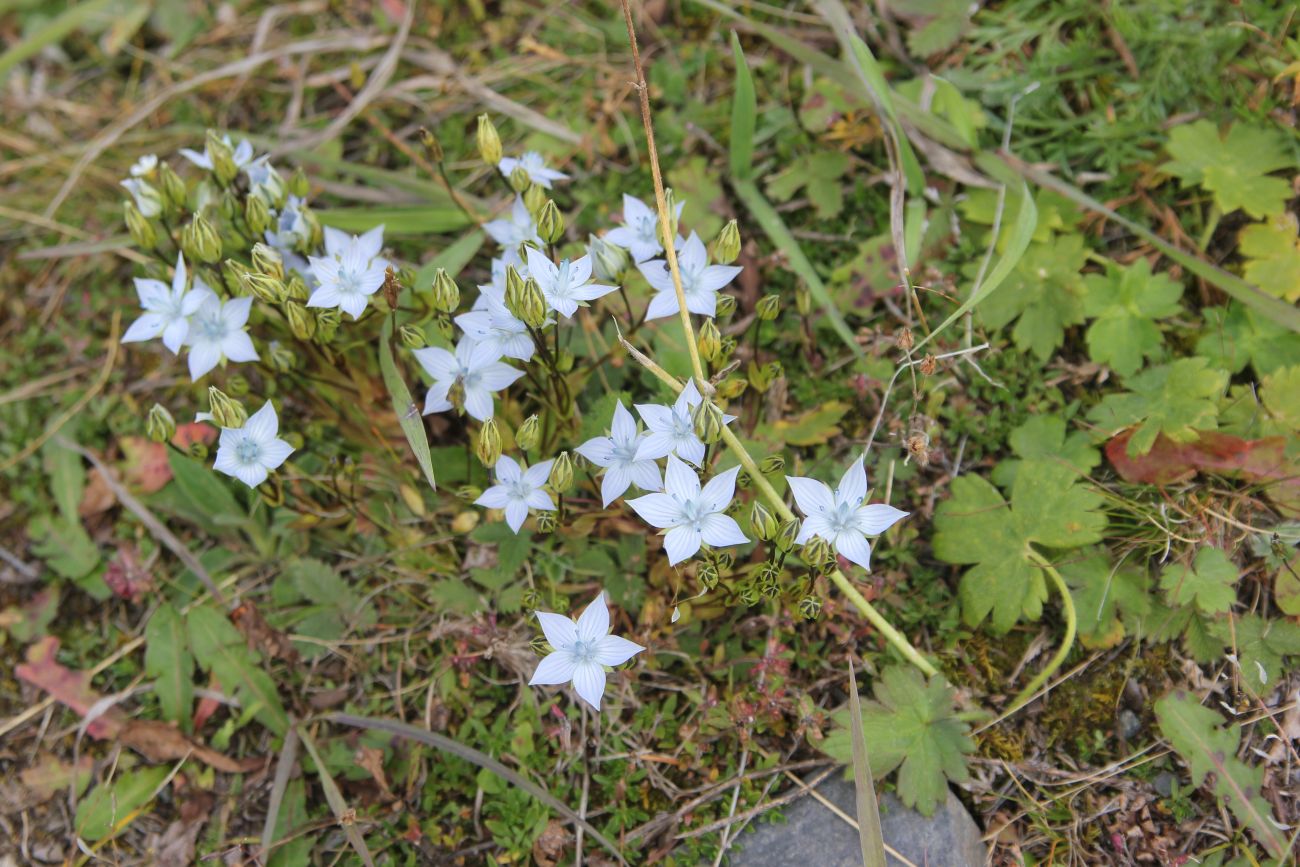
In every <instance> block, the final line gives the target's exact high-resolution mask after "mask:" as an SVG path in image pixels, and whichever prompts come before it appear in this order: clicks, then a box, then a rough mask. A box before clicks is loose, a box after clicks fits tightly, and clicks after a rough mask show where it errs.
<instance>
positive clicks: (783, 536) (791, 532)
mask: <svg viewBox="0 0 1300 867" xmlns="http://www.w3.org/2000/svg"><path fill="white" fill-rule="evenodd" d="M797 538H799V522H798V521H796V520H795V519H793V518H791V519H790V520H788V521H782V522H781V529H779V530H777V531H776V547H778V548H780V549H781V550H782V551H789V550H790V549H791V548H792V547H794V540H795V539H797Z"/></svg>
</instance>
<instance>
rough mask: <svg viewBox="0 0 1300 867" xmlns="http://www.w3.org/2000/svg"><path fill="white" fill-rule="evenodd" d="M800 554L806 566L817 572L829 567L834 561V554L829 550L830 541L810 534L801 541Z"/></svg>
mask: <svg viewBox="0 0 1300 867" xmlns="http://www.w3.org/2000/svg"><path fill="white" fill-rule="evenodd" d="M802 556H803V561H804V562H805V563H807V564H808V567H809V568H810V569H814V570H816V571H818V572H820V571H823V570H825V569H827V568H829V567H830V565H831V564H832V563H834V562H835V554H834V552H832V551H831V544H830V542H827V541H826V540H825V539H823V538H822V537H821V536H812V537H810V538H809V539H808V541H807V542H804V543H803V552H802Z"/></svg>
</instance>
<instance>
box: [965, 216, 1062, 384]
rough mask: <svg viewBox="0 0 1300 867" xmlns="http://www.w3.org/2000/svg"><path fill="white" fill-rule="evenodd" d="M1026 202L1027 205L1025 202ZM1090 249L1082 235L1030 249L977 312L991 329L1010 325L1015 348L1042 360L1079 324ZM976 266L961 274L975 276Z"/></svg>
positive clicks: (1030, 246) (1058, 239)
mask: <svg viewBox="0 0 1300 867" xmlns="http://www.w3.org/2000/svg"><path fill="white" fill-rule="evenodd" d="M1026 201H1028V200H1027V199H1026ZM1087 261H1088V248H1087V247H1086V246H1085V245H1084V243H1083V237H1082V236H1081V235H1073V234H1072V235H1062V236H1060V237H1059V238H1057V239H1056V240H1055V241H1053V242H1052V243H1050V244H1032V245H1029V247H1028V249H1026V250H1025V253H1024V256H1023V257H1022V258H1021V259H1020V261H1019V262H1017V263H1016V266H1015V268H1014V269H1013V270H1012V271H1011V273H1010V274H1009V275H1008V276H1007V278H1006V286H1004V287H1003V289H1002V291H1000V292H998V293H996V294H994V295H990V296H989V297H988V298H986V299H985V300H984V302H983V303H982V304H980V307H979V313H980V318H981V319H983V320H984V323H985V324H986V325H988V326H989V327H990V328H1002V327H1003V326H1005V325H1007V324H1009V323H1010V322H1012V321H1013V320H1014V321H1015V323H1016V325H1015V327H1014V328H1013V329H1012V331H1011V337H1012V339H1013V340H1014V341H1015V343H1016V346H1018V347H1020V348H1021V349H1025V350H1029V351H1031V352H1033V353H1034V355H1036V356H1037V357H1038V358H1039V359H1040V360H1042V361H1046V360H1047V359H1049V358H1051V357H1052V353H1053V352H1054V351H1055V350H1056V348H1057V347H1058V346H1060V345H1061V344H1062V343H1063V342H1064V341H1065V329H1066V327H1068V326H1070V325H1076V324H1078V323H1080V322H1082V321H1083V298H1082V296H1083V277H1082V276H1081V275H1080V273H1079V272H1080V271H1082V270H1083V266H1084V265H1085V264H1087ZM978 268H979V264H978V263H977V262H976V263H972V264H971V265H970V266H968V267H967V268H966V269H965V273H966V274H967V276H973V275H974V274H975V273H976V271H977V270H978Z"/></svg>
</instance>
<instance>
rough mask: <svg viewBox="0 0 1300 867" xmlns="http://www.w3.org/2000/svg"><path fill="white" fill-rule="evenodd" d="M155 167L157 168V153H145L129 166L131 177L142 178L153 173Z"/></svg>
mask: <svg viewBox="0 0 1300 867" xmlns="http://www.w3.org/2000/svg"><path fill="white" fill-rule="evenodd" d="M156 168H158V155H157V154H145V155H144V156H142V157H140V159H138V160H136V161H135V163H134V164H133V165H132V166H131V177H133V178H143V177H144V176H145V175H151V174H153V173H154V169H156Z"/></svg>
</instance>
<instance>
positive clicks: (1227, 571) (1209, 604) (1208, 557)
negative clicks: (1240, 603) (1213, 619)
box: [1160, 547, 1238, 614]
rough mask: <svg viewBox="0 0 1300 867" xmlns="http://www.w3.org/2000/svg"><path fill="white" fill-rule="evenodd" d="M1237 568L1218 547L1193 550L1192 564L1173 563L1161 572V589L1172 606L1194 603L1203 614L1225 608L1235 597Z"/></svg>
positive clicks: (1217, 611) (1227, 607) (1229, 606)
mask: <svg viewBox="0 0 1300 867" xmlns="http://www.w3.org/2000/svg"><path fill="white" fill-rule="evenodd" d="M1237 576H1238V573H1237V567H1236V566H1234V565H1233V563H1232V561H1231V560H1229V559H1228V555H1227V554H1225V553H1223V551H1221V550H1219V549H1218V548H1210V547H1205V548H1201V549H1200V550H1199V551H1197V552H1196V557H1195V559H1194V560H1193V563H1192V565H1190V566H1189V565H1187V564H1186V563H1175V564H1172V565H1170V566H1168V567H1166V568H1165V570H1164V571H1163V572H1161V573H1160V588H1161V589H1162V590H1164V591H1165V598H1166V599H1168V600H1169V602H1170V604H1171V605H1195V606H1196V607H1197V608H1199V609H1200V610H1201V611H1204V612H1205V613H1206V614H1217V613H1220V612H1223V611H1227V610H1228V609H1229V608H1231V607H1232V603H1233V602H1235V601H1236V599H1237V591H1236V588H1235V586H1234V585H1235V584H1236V583H1237Z"/></svg>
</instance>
